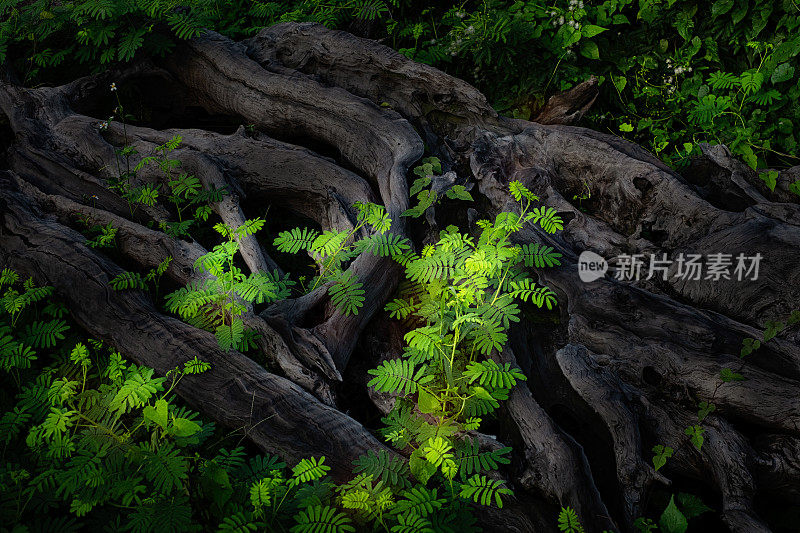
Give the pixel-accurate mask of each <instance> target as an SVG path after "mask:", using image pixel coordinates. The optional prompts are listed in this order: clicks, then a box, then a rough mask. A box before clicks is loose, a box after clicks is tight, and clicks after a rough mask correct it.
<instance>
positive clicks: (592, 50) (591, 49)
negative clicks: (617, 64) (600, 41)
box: [581, 41, 600, 59]
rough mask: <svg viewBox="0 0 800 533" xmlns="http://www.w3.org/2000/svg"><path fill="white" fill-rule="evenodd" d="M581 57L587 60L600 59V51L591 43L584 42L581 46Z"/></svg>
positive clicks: (595, 44)
mask: <svg viewBox="0 0 800 533" xmlns="http://www.w3.org/2000/svg"><path fill="white" fill-rule="evenodd" d="M581 55H582V56H584V57H588V58H589V59H600V49H599V48H598V47H597V43H595V42H593V41H584V42H583V43H582V44H581Z"/></svg>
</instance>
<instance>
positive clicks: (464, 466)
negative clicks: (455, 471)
mask: <svg viewBox="0 0 800 533" xmlns="http://www.w3.org/2000/svg"><path fill="white" fill-rule="evenodd" d="M457 446H458V447H457V449H456V458H455V461H456V464H457V465H458V468H459V473H460V474H461V476H462V477H463V478H466V477H467V476H471V475H472V474H478V473H480V472H488V471H492V470H497V469H498V468H499V467H500V465H501V464H504V465H507V464H509V463H511V460H510V459H509V458H508V457H506V455H508V454H509V453H511V448H509V447H507V446H506V447H504V448H500V449H497V450H487V451H483V452H482V451H480V450H479V447H478V441H477V439H469V438H467V439H464V440H463V441H461V442H459V443H458V444H457Z"/></svg>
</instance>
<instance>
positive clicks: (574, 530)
mask: <svg viewBox="0 0 800 533" xmlns="http://www.w3.org/2000/svg"><path fill="white" fill-rule="evenodd" d="M558 530H559V531H561V532H562V533H585V531H586V530H585V529H583V526H582V525H581V522H580V520H579V519H578V515H577V513H575V510H574V509H572V507H569V506H567V507H562V508H561V511H560V512H559V513H558Z"/></svg>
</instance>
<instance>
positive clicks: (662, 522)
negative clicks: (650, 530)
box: [658, 496, 689, 533]
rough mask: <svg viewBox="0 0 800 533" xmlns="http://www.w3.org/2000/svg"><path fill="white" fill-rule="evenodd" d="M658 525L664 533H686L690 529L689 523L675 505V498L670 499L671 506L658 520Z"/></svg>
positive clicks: (668, 506)
mask: <svg viewBox="0 0 800 533" xmlns="http://www.w3.org/2000/svg"><path fill="white" fill-rule="evenodd" d="M658 525H659V526H661V531H662V532H663V533H685V531H686V529H687V528H688V527H689V521H688V520H686V517H685V516H684V515H683V513H682V512H681V511H680V509H678V506H677V505H675V497H674V496H672V497H670V499H669V505H667V508H666V509H664V512H663V513H661V518H660V519H659V520H658Z"/></svg>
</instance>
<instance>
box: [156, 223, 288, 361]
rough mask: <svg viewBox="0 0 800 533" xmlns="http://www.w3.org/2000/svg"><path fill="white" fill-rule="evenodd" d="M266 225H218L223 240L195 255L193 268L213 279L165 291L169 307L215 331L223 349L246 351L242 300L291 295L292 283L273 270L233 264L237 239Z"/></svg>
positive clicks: (250, 301)
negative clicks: (247, 271) (247, 270)
mask: <svg viewBox="0 0 800 533" xmlns="http://www.w3.org/2000/svg"><path fill="white" fill-rule="evenodd" d="M263 225H264V220H263V219H260V218H258V219H252V220H247V221H245V223H244V224H243V225H242V226H240V227H238V228H231V227H229V226H227V225H225V224H216V225H215V226H214V229H215V230H217V232H219V233H220V234H221V235H222V236H223V237H225V238H226V239H227V241H225V242H223V243H222V244H219V245H217V246H215V247H214V249H213V250H212V251H211V252H209V253H207V254H205V255H203V256H201V257H199V258H198V259H197V260H196V261H195V264H194V266H195V268H196V269H198V270H199V271H201V272H207V273H208V274H210V276H211V279H206V280H204V281H201V282H196V283H193V284H190V285H189V286H187V287H183V288H181V289H178V290H177V291H174V292H172V293H170V294H168V295H167V297H166V299H167V309H168V310H169V311H170V312H173V313H177V314H179V315H180V316H181V318H183V319H184V320H186V321H187V322H189V323H191V324H193V325H196V326H198V327H202V328H204V329H208V330H209V331H213V332H214V333H215V335H216V337H217V342H218V343H219V346H220V348H222V349H223V350H230V349H237V350H241V351H245V350H247V349H248V348H249V346H250V345H252V343H253V341H254V338H253V335H252V333H248V332H247V331H246V330H245V327H244V322H243V321H242V318H241V316H242V315H243V314H244V312H245V311H247V305H246V304H262V303H271V302H274V301H276V300H279V299H281V298H285V297H286V296H288V295H289V291H290V287H291V286H292V285H293V283H294V282H292V281H290V280H289V279H288V278H285V277H283V278H282V277H281V276H280V275H279V274H278V273H277V272H276V273H274V274H269V273H265V272H253V273H251V274H249V275H247V274H245V273H244V272H242V270H241V269H240V268H239V267H238V266H236V265H235V263H234V258H235V255H236V252H238V251H239V239H241V238H243V237H245V236H248V235H252V234H254V233H255V232H257V231H258V230H260V229H261V228H262V227H263Z"/></svg>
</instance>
